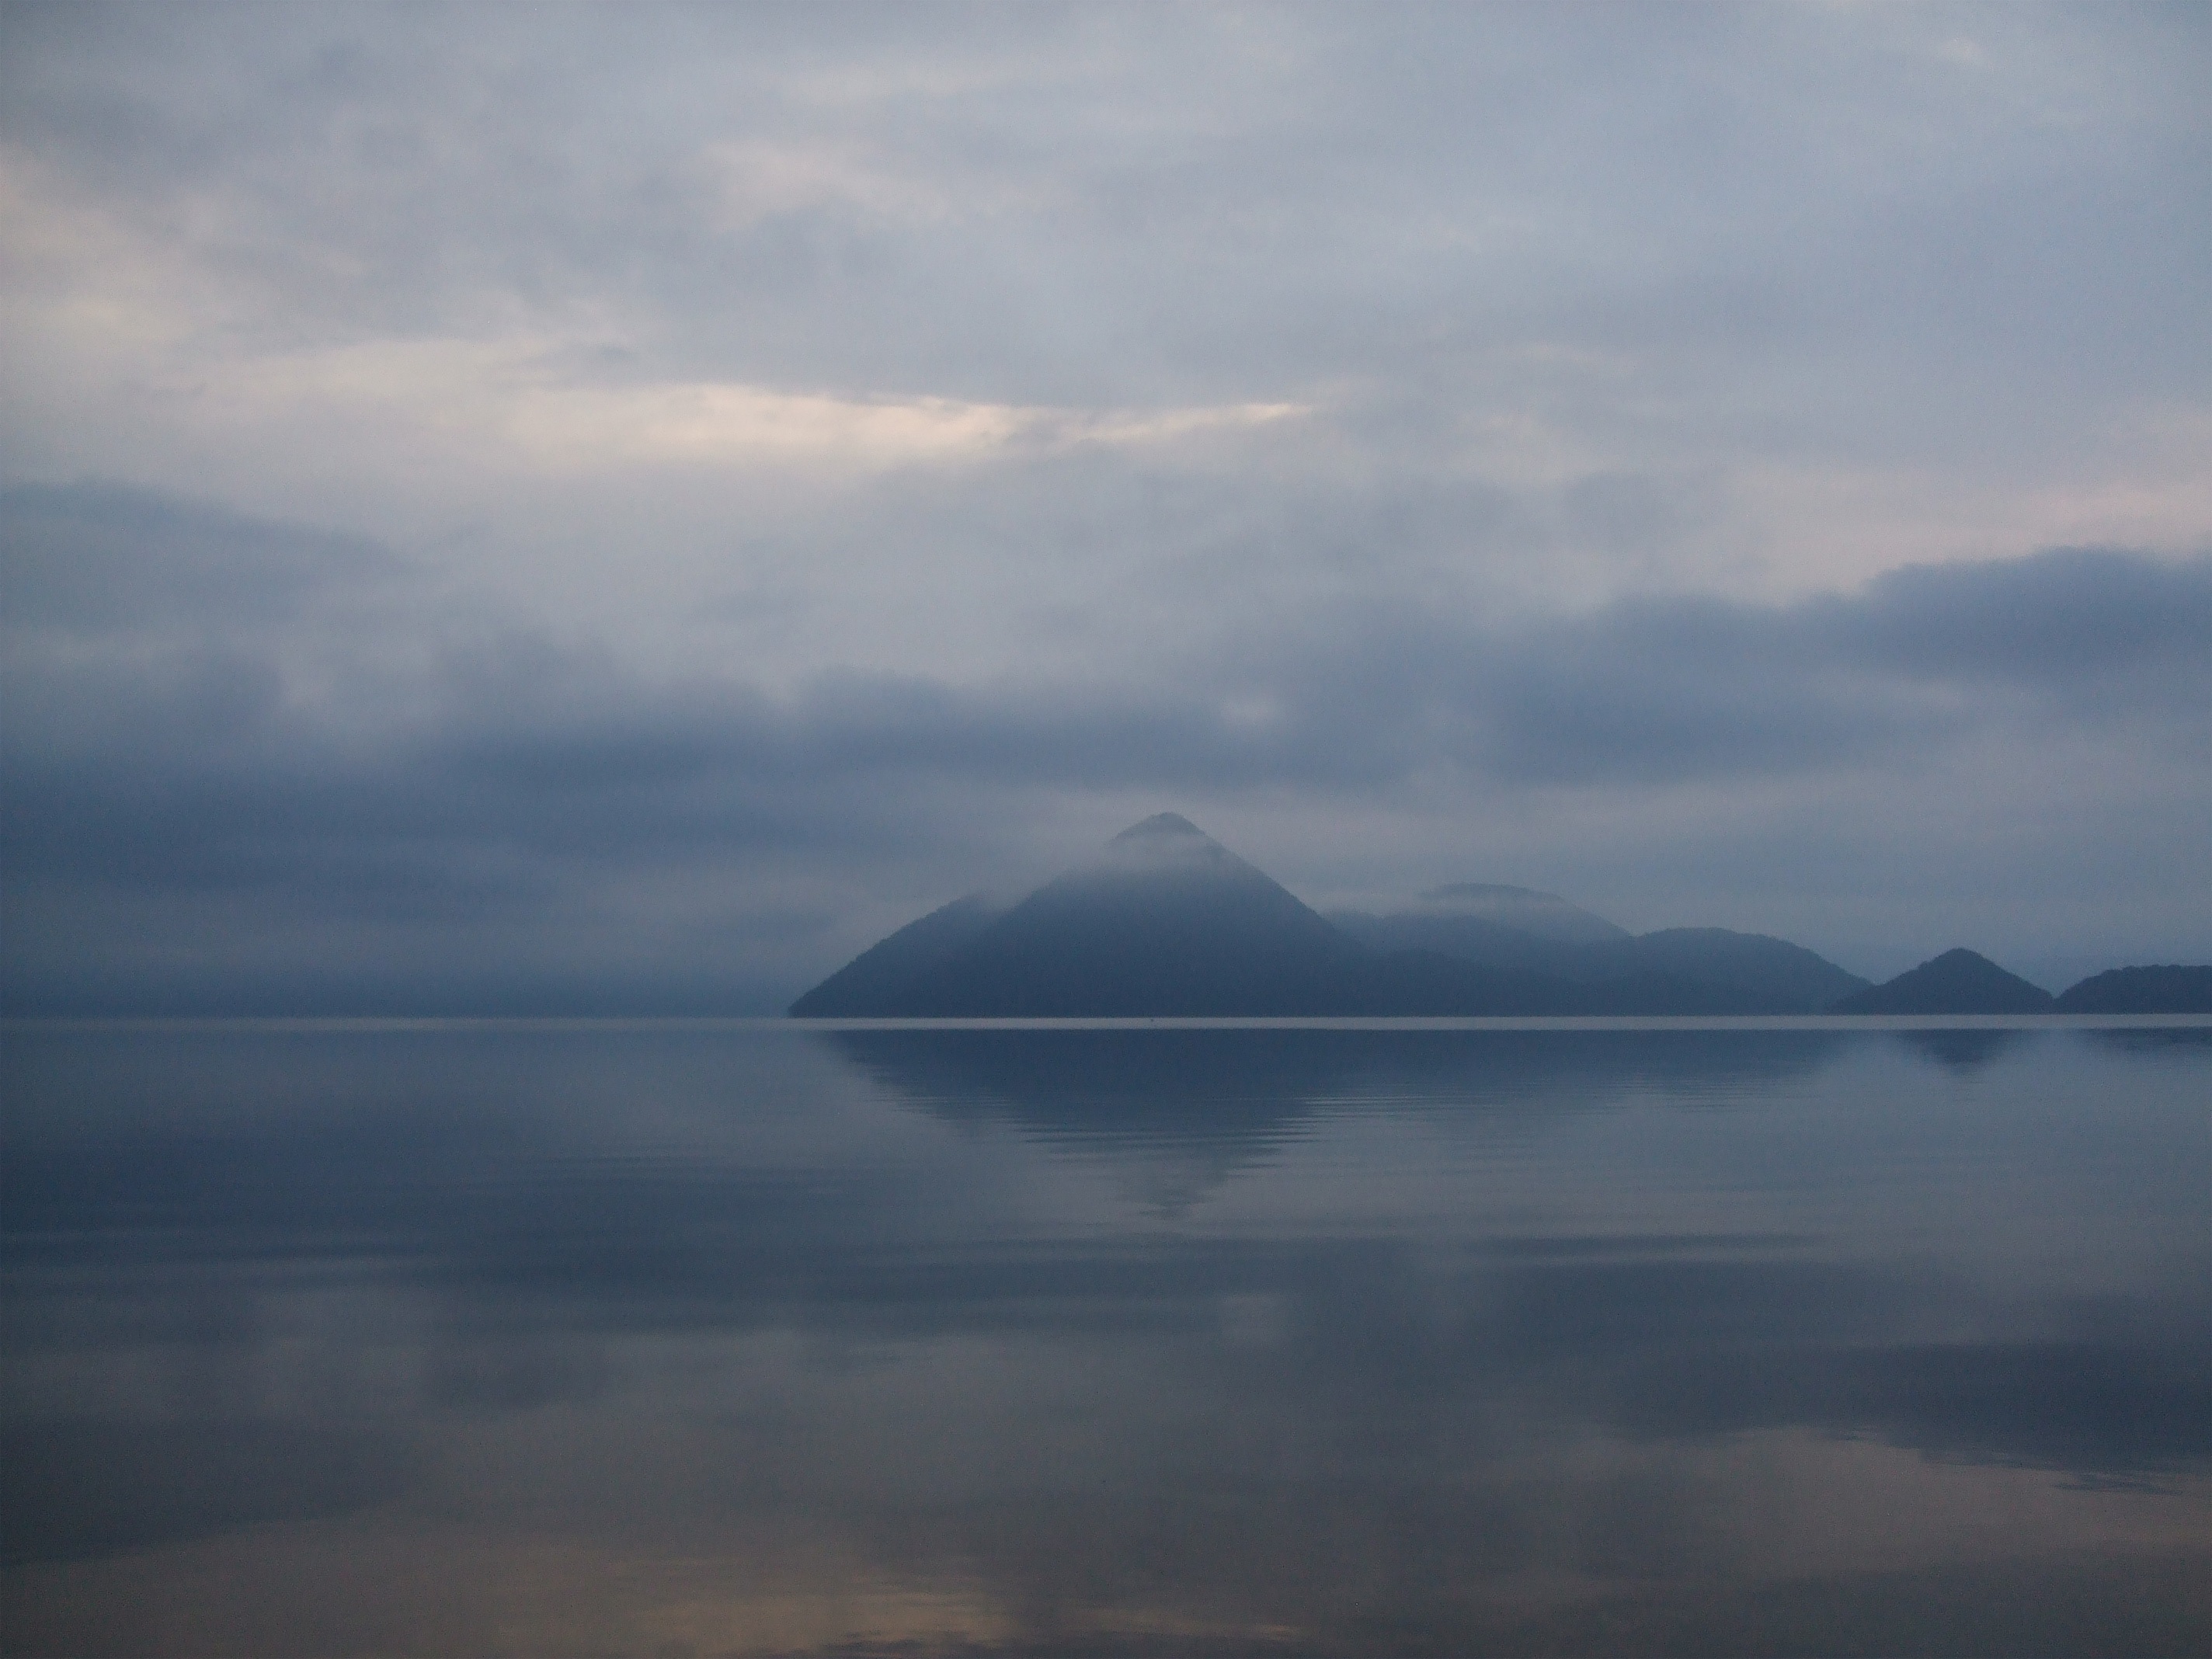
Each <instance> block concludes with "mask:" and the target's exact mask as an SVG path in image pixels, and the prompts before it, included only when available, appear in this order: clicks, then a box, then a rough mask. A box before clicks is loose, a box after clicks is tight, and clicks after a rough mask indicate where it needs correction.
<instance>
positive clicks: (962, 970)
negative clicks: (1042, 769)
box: [792, 812, 1368, 1018]
mask: <svg viewBox="0 0 2212 1659" xmlns="http://www.w3.org/2000/svg"><path fill="white" fill-rule="evenodd" d="M940 919H941V925H939V926H938V927H932V926H931V924H933V923H940ZM972 919H973V913H972V912H969V913H965V914H963V915H960V916H957V917H955V916H951V915H947V913H946V912H945V911H939V912H937V913H935V914H934V915H933V916H930V917H925V918H923V920H922V921H921V922H920V923H916V924H915V926H914V927H911V928H908V929H902V931H901V933H896V934H893V935H892V936H891V938H890V939H886V940H884V942H883V944H882V945H878V946H877V947H875V951H870V952H867V953H866V954H864V955H863V956H862V957H860V958H859V959H858V960H856V961H854V963H851V964H849V965H848V967H846V968H844V969H840V970H839V971H838V972H837V973H836V974H833V975H830V977H829V979H827V980H825V981H823V983H822V984H820V985H818V986H817V987H815V988H814V989H813V990H811V991H809V992H808V993H807V994H805V996H803V997H801V998H800V999H799V1000H798V1001H797V1002H796V1003H794V1004H793V1005H792V1012H793V1013H794V1014H799V1015H803V1016H817V1017H819V1016H831V1017H836V1016H846V1017H852V1016H868V1015H878V1016H880V1015H890V1016H918V1017H966V1018H978V1017H981V1018H993V1017H1007V1018H1048V1017H1054V1016H1097V1015H1121V1016H1127V1015H1147V1014H1186V1015H1189V1014H1198V1015H1207V1014H1303V1013H1337V1012H1344V1011H1346V1009H1347V1008H1352V1007H1355V1006H1359V1005H1360V1003H1361V1001H1362V1000H1363V992H1362V989H1361V984H1360V976H1361V972H1362V969H1363V968H1364V964H1365V963H1366V962H1367V960H1368V953H1367V952H1366V951H1364V949H1363V948H1362V947H1361V946H1360V945H1358V943H1356V942H1355V941H1354V940H1352V939H1349V938H1347V937H1346V935H1345V934H1343V933H1340V932H1339V931H1338V930H1337V929H1336V928H1334V927H1331V926H1330V925H1329V924H1328V922H1327V921H1323V920H1322V917H1321V916H1320V915H1318V914H1317V913H1316V912H1315V911H1313V910H1311V909H1310V908H1307V907H1306V906H1305V905H1304V904H1303V903H1301V902H1299V901H1298V899H1297V898H1296V897H1295V896H1293V895H1292V894H1291V892H1290V891H1289V890H1288V889H1286V888H1285V887H1283V886H1282V885H1280V884H1279V883H1277V882H1275V881H1274V880H1273V879H1272V878H1269V877H1268V876H1267V875H1265V874H1264V873H1262V872H1261V871H1259V870H1257V869H1255V868H1254V867H1253V866H1251V865H1249V864H1247V863H1246V862H1245V861H1244V860H1243V859H1240V858H1238V857H1237V855H1236V854H1234V853H1231V851H1230V850H1229V849H1228V848H1225V847H1224V846H1222V845H1221V843H1220V842H1217V841H1215V840H1214V839H1213V838H1212V836H1208V835H1206V833H1205V832H1204V831H1203V830H1201V829H1199V828H1198V826H1197V825H1195V824H1194V823H1191V822H1190V821H1189V820H1188V818H1185V817H1180V816H1178V815H1177V814H1176V813H1173V812H1163V813H1161V814H1159V815H1158V817H1151V818H1147V819H1146V820H1145V821H1144V822H1143V823H1139V824H1136V825H1133V827H1131V828H1130V829H1126V830H1124V831H1122V833H1121V834H1120V835H1118V836H1115V838H1114V839H1113V840H1112V841H1111V842H1109V843H1108V844H1107V846H1106V848H1105V849H1104V850H1103V853H1102V854H1100V856H1099V857H1098V858H1097V859H1096V860H1093V861H1092V862H1091V863H1090V864H1087V865H1085V866H1081V867H1079V868H1077V869H1074V870H1070V871H1068V872H1066V873H1065V874H1064V875H1061V876H1059V877H1057V878H1054V879H1053V880H1052V881H1049V882H1048V883H1046V884H1044V885H1043V886H1042V887H1040V888H1039V889H1037V890H1036V892H1034V893H1031V894H1030V896H1028V897H1027V898H1025V899H1024V900H1022V901H1021V902H1019V903H1018V904H1016V905H1014V906H1013V907H1012V908H1010V909H1008V910H1006V912H1004V913H1003V914H1001V915H997V916H995V917H993V918H991V919H990V920H988V921H986V922H985V923H984V925H983V926H981V927H979V928H976V929H975V930H974V931H972V932H970V933H967V936H966V937H964V938H961V937H958V935H959V934H960V933H963V931H965V928H964V924H965V923H966V922H967V921H969V920H972ZM917 933H920V934H921V935H923V937H919V938H916V937H909V936H910V935H915V934H917ZM940 942H943V943H946V944H947V945H948V948H945V949H942V950H936V949H933V948H930V947H932V946H933V945H937V944H939V943H940ZM893 946H896V947H897V948H896V949H892V950H890V951H889V956H890V959H889V960H885V959H883V958H878V961H877V962H875V963H870V961H869V958H870V957H875V956H876V955H877V953H878V952H884V951H887V947H893Z"/></svg>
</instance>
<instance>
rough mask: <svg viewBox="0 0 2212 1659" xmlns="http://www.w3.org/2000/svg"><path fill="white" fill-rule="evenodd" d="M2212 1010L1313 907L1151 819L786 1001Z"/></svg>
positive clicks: (834, 1010) (961, 1008)
mask: <svg viewBox="0 0 2212 1659" xmlns="http://www.w3.org/2000/svg"><path fill="white" fill-rule="evenodd" d="M791 1012H792V1013H793V1014H794V1015H796V1016H799V1017H800V1018H1085V1017H1093V1018H1111V1017H1125V1018H1126V1017H1143V1016H1148V1015H1150V1016H1176V1015H1182V1016H1222V1017H1236V1016H1269V1015H1274V1016H1322V1015H1384V1016H1387V1015H1407V1016H1422V1015H1426V1016H1445V1017H1449V1016H1455V1015H1478V1016H1480V1015H1490V1016H1503V1017H1516V1016H1544V1015H1638V1014H1641V1015H1695V1014H1803V1013H1837V1014H2036V1013H2049V1012H2069V1013H2075V1012H2078V1013H2202V1012H2212V967H2185V966H2166V967H2142V968H2119V969H2112V970H2111V971H2109V972H2106V973H2102V974H2098V975H2093V976H2091V977H2090V978H2088V979H2086V980H2084V981H2081V983H2080V984H2079V985H2076V986H2075V987H2073V988H2072V989H2070V990H2069V991H2068V992H2067V993H2066V994H2064V995H2063V997H2058V998H2053V997H2052V996H2051V994H2050V993H2049V992H2048V991H2045V989H2043V988H2042V987H2040V986H2038V985H2033V984H2031V983H2029V982H2028V981H2027V980H2024V979H2022V978H2021V977H2020V976H2019V975H2016V974H2013V973H2010V972H2008V971H2007V970H2006V969H2003V968H2001V967H1999V966H1998V965H1997V964H1996V963H1994V962H1991V961H1990V959H1989V958H1988V957H1984V956H1981V955H1979V954H1978V953H1977V952H1975V951H1968V950H1964V949H1960V950H1954V951H1945V952H1944V953H1943V954H1942V955H1941V956H1939V957H1934V958H1932V959H1931V960H1929V961H1927V962H1923V963H1921V964H1920V965H1919V966H1918V967H1917V968H1914V969H1911V970H1909V971H1908V972H1905V973H1903V974H1899V975H1898V976H1897V977H1896V978H1895V979H1893V980H1890V981H1887V983H1884V984H1881V985H1874V984H1870V983H1869V981H1866V980H1864V979H1862V978H1860V977H1859V976H1858V975H1856V974H1852V973H1850V972H1847V971H1846V970H1844V969H1841V968H1838V966H1837V965H1836V964H1835V963H1832V962H1830V961H1828V960H1827V959H1826V957H1821V956H1819V955H1817V954H1816V953H1814V951H1808V950H1807V949H1805V947H1804V946H1802V945H1793V944H1791V943H1790V941H1789V940H1787V939H1774V938H1771V937H1770V936H1768V935H1766V934H1764V933H1735V932H1731V931H1730V930H1729V929H1727V928H1723V927H1668V928H1662V929H1661V930H1659V931H1658V932H1656V933H1643V934H1632V933H1629V932H1628V931H1627V930H1626V928H1623V927H1618V926H1616V925H1615V924H1614V923H1613V922H1611V921H1607V920H1606V919H1605V918H1604V917H1602V916H1600V915H1595V914H1593V913H1592V912H1590V911H1588V910H1585V909H1583V908H1582V907H1581V906H1579V905H1577V904H1574V903H1572V902H1569V901H1568V900H1566V899H1564V898H1561V897H1560V896H1558V895H1557V894H1555V893H1544V892H1538V891H1536V890H1534V889H1530V888H1526V887H1510V886H1504V885H1500V884H1481V883H1462V884H1455V885H1452V886H1446V887H1437V888H1432V889H1431V890H1429V891H1427V892H1425V893H1424V894H1422V895H1421V896H1420V897H1419V899H1418V900H1416V901H1415V902H1413V904H1412V905H1410V906H1408V907H1407V908H1405V909H1403V910H1397V911H1392V912H1390V913H1389V914H1387V915H1370V914H1369V913H1367V912H1364V911H1356V910H1339V911H1333V912H1331V913H1330V914H1329V915H1327V916H1323V915H1321V914H1320V913H1318V912H1316V911H1315V910H1314V909H1312V908H1310V907H1309V906H1307V905H1306V904H1304V902H1301V901H1300V900H1299V899H1298V898H1297V896H1295V895H1294V894H1292V893H1291V892H1290V891H1289V890H1287V889H1286V888H1285V887H1283V886H1282V885H1281V884H1279V883H1278V882H1276V881H1275V880H1273V878H1270V877H1269V876H1267V874H1266V873H1265V872H1262V871H1261V870H1259V869H1257V868H1255V867H1254V866H1252V865H1250V864H1248V863H1247V862H1245V860H1243V859H1241V858H1238V857H1237V855H1236V854H1234V853H1231V851H1230V850H1229V849H1228V848H1225V847H1224V846H1222V845H1221V844H1220V842H1217V841H1215V840H1214V839H1213V838H1212V836H1208V835H1206V833H1205V832H1204V831H1203V830H1201V829H1199V828H1198V826H1197V825H1195V824H1194V823H1191V822H1190V820H1189V819H1188V818H1185V817H1181V816H1179V815H1177V814H1176V813H1173V812H1163V813H1161V814H1159V815H1158V817H1151V818H1147V819H1146V820H1145V821H1144V822H1143V823H1139V824H1136V825H1133V826H1132V827H1131V828H1130V829H1126V830H1124V831H1122V833H1121V834H1120V835H1119V836H1115V838H1114V839H1113V840H1112V841H1111V842H1109V843H1107V845H1106V847H1105V848H1104V849H1103V852H1102V853H1101V854H1099V856H1098V857H1097V858H1096V859H1095V860H1092V861H1091V862H1090V863H1089V864H1086V865H1083V866H1079V867H1078V868H1076V869H1073V870H1070V871H1068V872H1066V873H1065V874H1062V875H1060V876H1059V877H1056V878H1054V879H1053V880H1051V881H1049V882H1047V883H1046V884H1044V885H1043V886H1042V887H1040V888H1038V889H1037V890H1036V891H1035V892H1033V893H1031V894H1030V896H1028V897H1026V898H1024V899H1023V900H1021V901H1020V902H1018V903H1015V904H1012V905H1002V904H994V903H993V902H990V901H988V900H987V899H985V898H984V897H982V896H981V895H970V896H968V897H966V898H962V899H956V900H954V901H953V902H951V903H950V904H947V905H945V906H942V907H941V908H938V909H936V910H933V911H931V912H930V913H929V914H928V915H926V916H923V917H921V919H920V920H919V921H914V922H910V923H908V925H907V926H906V927H902V928H900V929H899V930H898V931H897V932H896V933H892V934H890V936H889V937H887V938H885V939H882V940H880V941H879V942H878V943H877V944H876V945H872V946H871V947H870V948H869V949H867V950H866V951H862V952H861V953H860V955H859V956H857V957H854V959H853V960H852V961H851V962H849V963H846V964H845V966H844V967H842V968H841V969H838V970H837V971H836V973H834V974H832V975H829V978H827V979H825V980H823V981H822V982H821V983H820V984H819V985H817V986H816V987H814V988H813V989H812V990H811V991H809V992H807V993H806V994H805V995H804V996H802V997H800V998H799V1000H798V1001H796V1002H794V1003H793V1004H792V1006H791Z"/></svg>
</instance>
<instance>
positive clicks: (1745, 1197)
mask: <svg viewBox="0 0 2212 1659" xmlns="http://www.w3.org/2000/svg"><path fill="white" fill-rule="evenodd" d="M4 1043H5V1082H6V1114H5V1142H4V1162H3V1163H0V1182H4V1209H0V1227H3V1228H4V1246H0V1248H3V1249H4V1255H0V1271H4V1285H5V1295H6V1301H5V1319H6V1327H5V1334H6V1343H5V1353H4V1365H0V1436H4V1438H0V1492H4V1504H0V1526H4V1536H0V1547H4V1558H3V1559H0V1641H4V1645H5V1647H6V1649H7V1650H9V1651H11V1652H18V1653H38V1654H95V1653H99V1654H106V1653H115V1654H133V1655H138V1654H151V1653H161V1654H171V1655H194V1654H232V1653H237V1654H264V1655H265V1654H453V1655H459V1654H471V1655H501V1654H516V1655H568V1654H577V1655H581V1654H605V1653H615V1654H641V1655H668V1656H673V1655H708V1654H722V1653H732V1652H734V1653H744V1654H752V1653H763V1652H814V1651H820V1650H829V1651H833V1652H836V1653H839V1654H843V1655H854V1654H867V1653H873V1652H876V1651H878V1650H882V1651H886V1652H897V1653H901V1654H929V1653H935V1652H939V1651H947V1652H955V1653H960V1654H969V1653H999V1652H1001V1651H1003V1652H1006V1653H1024V1654H1025V1653H1072V1654H1099V1655H1105V1654H1120V1653H1154V1652H1158V1653H1178V1654H1180V1653H1190V1654H1200V1655H1213V1654H1224V1655H1226V1654H1247V1653H1257V1654H1284V1655H1290V1654H1301V1653H1309V1652H1312V1653H1332V1654H1333V1653H1345V1654H1352V1653H1360V1654H1367V1653H1429V1652H1436V1653H1465V1652H1482V1651H1501V1652H1508V1653H1529V1654H1543V1653H1554V1652H1557V1653H1571V1654H1583V1653H1600V1652H1603V1653H1620V1654H1635V1653H1647V1652H1648V1653H1682V1654H1699V1655H1711V1654H1727V1653H1745V1654H1754V1653H1755V1654H1775V1653H1819V1654H1857V1653H1869V1654H1871V1653H1883V1654H1918V1653H1928V1654H1936V1653H1941V1654H1970V1653H1992V1654H1994V1653H2004V1654H2037V1653H2050V1654H2069V1655H2071V1654H2089V1653H2113V1654H2122V1653H2124V1654H2156V1653H2172V1654H2183V1653H2190V1654H2195V1653H2201V1652H2203V1651H2206V1650H2212V1589H2209V1588H2208V1587H2212V1505H2209V1504H2208V1499H2212V1030H2206V1029H2204V1028H2203V1027H2202V1026H2199V1027H2197V1028H2195V1029H2179V1030H2149V1029H2136V1030H1911V1031H1892V1030H1850V1031H1839V1030H1587V1029H1585V1030H1286V1029H1280V1028H1276V1029H1266V1030H1250V1029H1244V1030H865V1031H838V1032H829V1033H825V1032H821V1031H807V1030H793V1029H784V1030H764V1029H761V1028H758V1027H747V1026H744V1025H742V1024H733V1025H730V1026H726V1027H714V1026H682V1025H661V1026H651V1025H641V1026H635V1027H605V1026H601V1027H593V1026H587V1025H559V1024H549V1025H538V1026H508V1027H496V1026H476V1027H471V1026H444V1027H440V1026H405V1025H399V1026H389V1027H368V1026H360V1027H346V1026H343V1025H321V1026H299V1027H281V1026H258V1027H257V1026H250V1025H239V1026H206V1027H158V1026H147V1027H135V1028H134V1027H110V1028H104V1029H85V1028H78V1029H70V1028H64V1027H41V1026H18V1027H15V1028H13V1029H11V1030H9V1031H8V1032H7V1033H6V1035H5V1037H4Z"/></svg>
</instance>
